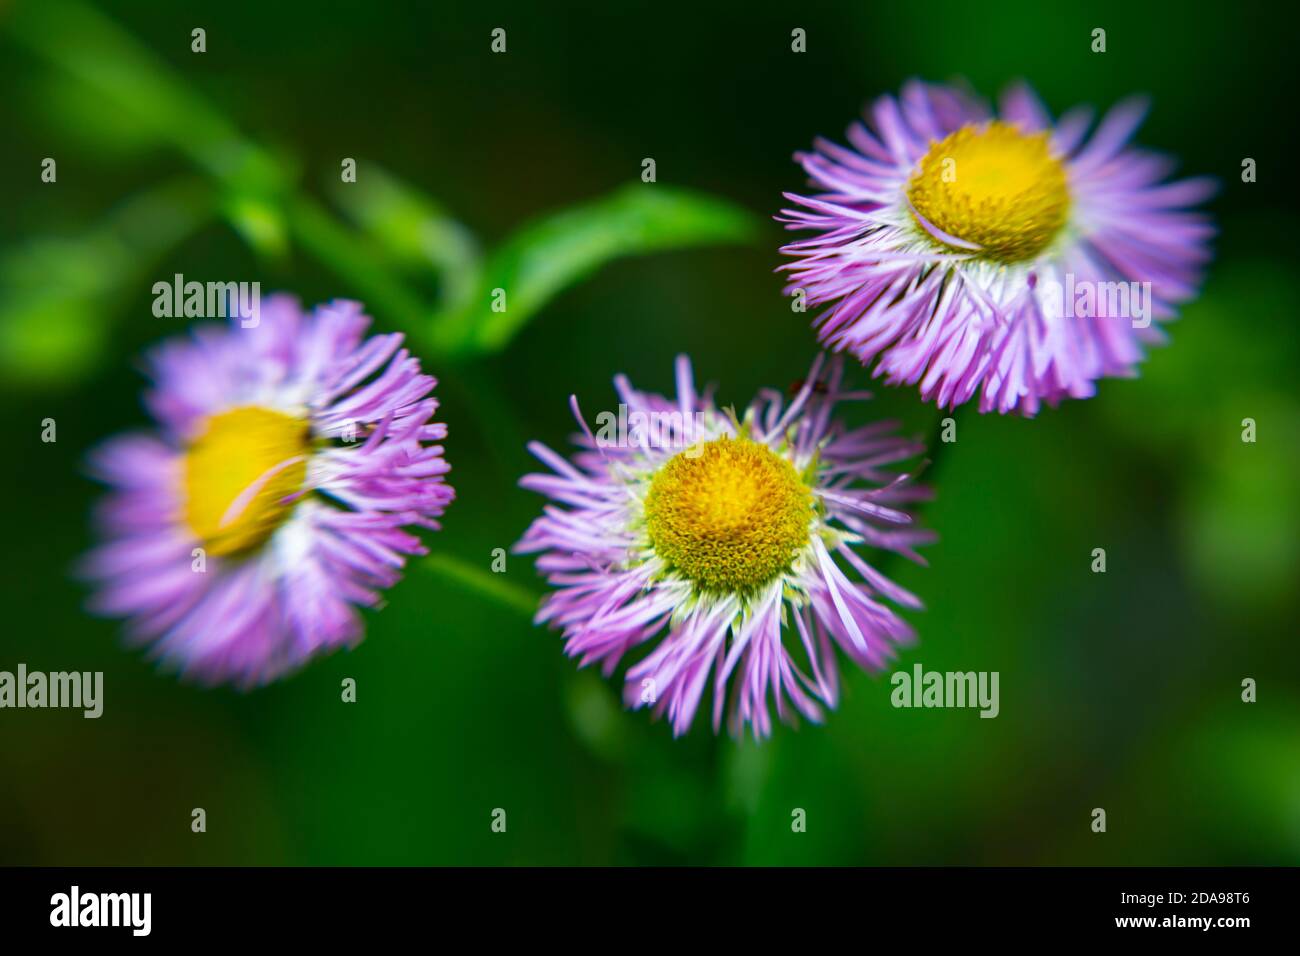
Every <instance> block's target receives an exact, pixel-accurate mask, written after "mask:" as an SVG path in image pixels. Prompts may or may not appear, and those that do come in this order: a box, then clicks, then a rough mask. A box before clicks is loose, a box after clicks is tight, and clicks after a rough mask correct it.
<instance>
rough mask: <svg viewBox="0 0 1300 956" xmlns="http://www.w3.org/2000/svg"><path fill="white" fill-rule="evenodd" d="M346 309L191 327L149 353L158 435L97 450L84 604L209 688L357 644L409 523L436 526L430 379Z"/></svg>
mask: <svg viewBox="0 0 1300 956" xmlns="http://www.w3.org/2000/svg"><path fill="white" fill-rule="evenodd" d="M369 324H370V319H369V318H368V317H366V316H365V315H364V314H362V312H361V307H360V306H359V305H358V304H356V303H353V302H342V301H336V302H332V303H330V304H328V305H323V306H320V307H318V308H317V309H316V310H315V311H314V312H313V313H311V314H309V315H308V314H304V313H303V312H302V311H301V310H300V309H299V307H298V304H297V303H296V302H295V301H294V300H292V299H290V298H287V297H281V296H276V297H273V298H271V299H269V300H268V301H267V302H266V303H265V304H264V306H263V307H262V309H261V314H260V317H259V321H258V322H257V323H256V324H255V325H250V327H244V325H245V323H244V322H243V321H242V320H236V321H232V323H231V325H230V326H229V327H219V326H203V327H199V328H197V329H196V330H195V331H194V334H193V336H192V337H191V338H189V339H177V340H172V341H169V342H166V343H164V344H163V345H162V346H160V347H159V348H158V349H157V350H156V351H155V352H153V353H152V354H151V355H150V356H149V359H148V367H149V373H150V376H151V378H152V379H153V381H154V388H153V390H152V391H151V392H150V393H149V395H148V397H147V401H146V404H147V406H148V408H149V410H150V411H151V412H152V414H153V416H154V418H155V419H156V420H157V423H158V426H159V429H160V431H159V432H158V433H151V434H136V435H124V436H120V437H117V438H113V439H110V440H109V441H108V442H106V443H105V444H103V445H102V446H101V447H100V448H99V449H97V451H96V452H95V453H94V455H93V458H92V470H93V472H94V474H95V475H96V477H98V478H99V479H101V480H102V481H104V482H105V483H106V484H107V485H109V487H110V489H111V490H110V494H109V496H108V497H107V499H106V500H105V501H104V502H103V504H102V505H101V508H100V510H99V513H98V518H99V524H100V525H101V528H102V532H103V536H104V537H105V538H106V539H107V540H106V541H105V542H104V543H103V544H102V545H100V546H99V547H98V548H97V549H96V550H94V551H92V552H91V553H90V554H89V555H87V556H86V558H85V560H84V572H85V574H86V576H87V577H88V578H89V579H90V580H91V581H93V582H94V583H95V585H96V593H95V594H94V596H93V597H92V601H91V607H92V609H93V610H95V611H96V612H98V613H102V614H105V615H109V616H113V617H123V618H126V619H127V621H128V633H129V635H130V637H131V639H132V640H133V641H134V642H136V643H138V644H142V645H151V646H152V649H153V653H154V654H155V655H156V656H157V657H160V658H161V659H162V660H163V661H164V662H166V663H167V664H170V665H172V666H174V667H176V668H178V669H179V670H181V671H182V673H184V674H185V675H187V676H191V677H193V678H195V679H197V680H199V681H201V682H204V683H225V682H229V683H234V684H237V685H240V686H250V685H256V684H261V683H264V682H266V681H270V680H273V679H275V678H276V677H279V676H281V675H283V674H285V673H287V672H289V671H291V670H294V669H296V668H297V667H299V666H300V665H302V664H304V663H305V662H306V661H308V660H309V659H311V658H312V657H314V656H315V655H317V654H321V653H326V652H329V651H331V650H334V649H336V648H338V647H340V646H345V645H353V644H355V643H357V642H358V641H360V639H361V637H362V632H363V628H362V622H361V618H360V615H359V614H358V612H357V606H359V605H361V606H374V605H376V604H378V603H379V601H380V595H379V590H380V589H382V588H387V587H390V586H391V585H392V584H394V583H395V582H396V581H397V580H398V578H399V569H400V568H401V567H402V566H403V564H404V563H405V556H406V555H411V554H422V553H424V548H423V546H422V545H421V544H420V540H419V538H417V537H416V536H415V535H414V534H411V533H410V532H409V531H408V530H405V529H406V528H407V527H411V526H415V527H427V528H437V527H438V524H437V522H436V521H435V520H434V519H435V518H436V517H438V516H439V515H441V514H442V512H443V509H444V508H445V507H446V505H447V503H448V502H449V501H451V499H452V496H453V492H452V489H451V487H450V486H448V485H447V484H445V483H444V481H443V476H444V475H445V474H446V473H447V471H448V466H447V463H446V461H444V460H443V457H442V452H443V450H442V446H441V445H439V444H436V443H437V442H439V441H441V440H442V439H444V438H445V437H446V434H447V427H446V425H443V424H435V423H434V422H432V420H431V419H432V417H433V414H434V411H435V409H436V408H437V407H438V403H437V400H436V399H434V398H432V397H431V396H430V395H429V393H430V392H431V391H432V389H433V387H434V385H435V380H434V379H433V378H431V377H430V376H428V375H423V374H421V372H420V366H419V362H418V361H417V360H416V359H414V358H412V357H411V356H410V354H409V353H408V352H407V351H406V350H405V349H401V348H400V344H401V340H402V337H401V335H398V334H391V335H376V336H372V337H371V338H368V339H367V338H365V337H364V335H365V331H366V328H367V327H368V326H369Z"/></svg>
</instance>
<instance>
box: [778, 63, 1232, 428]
mask: <svg viewBox="0 0 1300 956" xmlns="http://www.w3.org/2000/svg"><path fill="white" fill-rule="evenodd" d="M1145 111H1146V110H1145V104H1144V103H1142V102H1141V101H1138V100H1131V101H1128V102H1125V103H1122V104H1120V105H1119V106H1117V107H1115V108H1114V109H1113V110H1112V111H1111V112H1110V113H1109V114H1107V115H1106V117H1105V118H1104V119H1103V120H1102V121H1101V123H1100V124H1099V125H1098V126H1097V128H1096V130H1095V131H1094V132H1093V134H1092V135H1091V137H1089V136H1088V129H1089V127H1090V125H1091V111H1089V110H1088V109H1086V108H1081V109H1075V110H1073V111H1071V112H1069V113H1067V114H1066V115H1065V116H1063V117H1062V118H1061V120H1060V122H1058V123H1055V124H1053V122H1052V120H1051V118H1050V117H1049V115H1048V114H1047V111H1046V110H1045V109H1044V108H1043V106H1042V104H1041V103H1040V101H1039V100H1038V98H1037V97H1036V96H1035V95H1034V93H1033V92H1032V91H1031V90H1029V88H1028V87H1026V86H1024V85H1017V86H1015V87H1013V88H1011V89H1010V90H1009V91H1008V92H1007V93H1006V94H1005V96H1004V97H1003V99H1002V101H1001V109H1000V113H999V115H998V117H997V118H995V117H994V115H993V113H992V112H991V111H990V110H989V108H988V107H987V106H986V105H985V104H984V103H983V102H982V101H979V100H977V99H975V98H973V97H972V96H969V95H968V94H966V93H965V92H963V91H961V90H959V89H955V88H951V87H944V86H932V85H928V84H924V83H921V82H919V81H913V82H910V83H908V84H907V85H905V86H904V88H903V92H902V95H901V96H900V97H899V98H897V99H896V98H894V97H892V96H883V97H881V98H880V99H879V100H877V101H876V103H875V104H874V105H873V106H872V108H871V111H870V116H869V119H868V124H867V125H864V124H863V123H855V124H854V125H853V126H852V127H850V128H849V131H848V139H849V142H850V144H851V146H852V148H846V147H842V146H838V145H836V144H834V143H830V142H827V141H825V140H822V139H818V140H817V142H816V143H815V150H814V151H813V152H811V153H801V154H799V155H798V156H797V157H796V158H797V159H798V161H799V162H800V163H801V164H802V166H803V168H804V169H805V170H806V171H807V172H808V175H809V176H810V177H811V179H812V182H813V184H814V185H815V186H817V187H818V188H820V189H821V190H823V191H822V192H819V193H817V194H816V195H814V196H811V197H804V196H798V195H794V194H792V193H787V194H786V197H787V198H788V199H789V200H791V201H792V202H794V203H796V204H798V206H799V207H802V208H797V209H785V210H782V213H781V215H780V216H778V217H777V218H778V219H779V220H780V221H782V222H785V223H787V228H790V229H808V230H814V231H816V232H817V233H818V235H816V236H815V237H813V238H810V239H804V240H800V241H798V242H793V243H791V244H789V245H787V246H785V247H784V248H783V249H782V252H784V253H786V254H788V255H790V256H793V257H794V258H795V261H794V262H792V263H789V264H787V265H785V266H782V269H785V270H788V271H789V273H790V275H791V279H792V281H791V283H790V285H789V286H788V287H787V290H786V291H787V292H794V291H795V290H796V289H802V290H803V293H804V295H805V302H806V303H807V304H808V305H812V306H818V305H830V306H831V307H830V308H828V309H826V310H825V311H823V312H822V313H821V314H820V315H819V316H818V317H817V319H816V321H815V326H816V328H817V332H818V336H819V338H820V340H821V341H822V342H823V343H824V344H825V345H827V346H828V347H830V348H832V349H835V350H836V351H846V352H849V353H851V354H853V355H855V356H856V357H857V358H858V359H860V360H861V361H862V362H863V364H864V365H865V364H870V363H871V362H872V361H873V360H875V359H878V360H879V361H878V362H877V364H876V368H875V374H876V375H878V376H884V378H885V380H886V382H888V383H889V384H891V385H898V384H904V383H905V384H908V385H912V384H916V383H918V382H919V383H920V386H921V395H922V396H923V398H925V399H926V400H930V399H934V400H935V401H936V402H937V403H938V404H939V405H940V406H941V407H943V406H947V407H955V406H957V405H960V404H962V403H964V402H966V401H968V400H969V399H971V398H972V397H973V396H974V395H975V393H976V392H977V391H979V392H980V393H981V395H980V411H981V412H988V411H992V410H995V409H996V410H997V411H998V412H1001V413H1006V412H1010V411H1018V412H1019V413H1021V414H1023V415H1027V416H1032V415H1034V414H1035V413H1036V412H1037V411H1038V409H1039V406H1040V403H1042V402H1046V403H1048V404H1049V405H1055V404H1056V403H1058V402H1059V401H1060V400H1061V399H1062V398H1066V397H1073V398H1085V397H1088V396H1091V395H1092V394H1094V392H1095V382H1096V381H1097V379H1099V378H1102V377H1104V376H1130V377H1131V376H1132V375H1134V374H1135V367H1136V364H1137V363H1138V362H1139V361H1140V360H1141V358H1142V355H1143V349H1142V346H1143V345H1144V344H1149V343H1157V342H1161V341H1163V340H1164V334H1163V333H1162V332H1161V331H1160V329H1159V328H1158V327H1157V326H1155V325H1153V324H1152V323H1151V320H1152V319H1153V318H1154V319H1157V320H1166V319H1169V318H1171V317H1172V316H1173V315H1174V308H1173V307H1174V305H1175V304H1177V303H1181V302H1184V301H1186V300H1188V299H1189V298H1191V297H1192V296H1193V295H1194V294H1195V292H1196V289H1197V286H1198V284H1199V282H1200V279H1201V272H1202V269H1203V267H1204V265H1205V264H1206V262H1207V261H1208V260H1209V258H1210V251H1209V247H1208V243H1209V239H1210V237H1211V236H1212V235H1213V232H1214V230H1213V227H1212V225H1211V223H1210V220H1209V218H1208V217H1207V216H1206V215H1204V214H1202V213H1198V212H1192V211H1189V210H1188V207H1191V206H1195V205H1197V204H1198V203H1200V202H1202V201H1203V200H1205V199H1206V198H1207V197H1209V196H1210V195H1211V194H1212V193H1213V192H1214V189H1215V184H1214V182H1213V181H1212V180H1210V179H1205V178H1198V179H1184V180H1179V181H1176V182H1166V181H1165V180H1166V177H1167V176H1168V175H1169V174H1170V172H1171V170H1172V167H1173V164H1172V163H1171V162H1170V161H1169V160H1168V159H1167V158H1165V157H1163V156H1160V155H1158V154H1155V153H1151V152H1147V151H1145V150H1140V149H1136V148H1133V147H1130V146H1129V145H1127V144H1128V141H1129V138H1130V137H1131V136H1132V134H1133V132H1134V131H1135V130H1136V128H1137V126H1138V125H1139V123H1140V122H1141V120H1142V117H1143V116H1144V114H1145Z"/></svg>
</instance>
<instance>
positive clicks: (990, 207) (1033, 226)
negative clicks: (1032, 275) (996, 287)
mask: <svg viewBox="0 0 1300 956" xmlns="http://www.w3.org/2000/svg"><path fill="white" fill-rule="evenodd" d="M907 196H908V198H909V199H910V200H911V201H912V208H913V209H915V210H916V212H917V213H918V214H919V215H921V216H923V217H925V219H926V220H928V221H929V222H930V223H932V224H933V225H935V226H937V227H938V228H939V229H941V230H943V231H944V232H945V233H947V234H948V235H950V236H953V237H955V238H957V239H962V240H965V241H966V242H973V243H976V244H977V245H979V246H980V247H981V248H982V254H983V255H985V256H987V257H988V258H990V259H994V260H997V261H999V262H1020V261H1023V260H1025V259H1032V258H1033V257H1034V256H1036V255H1038V253H1040V252H1042V251H1043V250H1044V249H1045V248H1047V246H1048V244H1049V243H1050V242H1051V241H1052V239H1053V238H1054V237H1055V236H1056V234H1057V232H1059V231H1060V229H1061V226H1063V225H1064V224H1065V217H1066V213H1067V212H1068V211H1069V208H1070V192H1069V188H1068V186H1067V183H1066V174H1065V167H1064V166H1063V165H1062V164H1061V161H1060V160H1059V159H1057V158H1056V157H1055V156H1053V155H1052V152H1051V149H1050V146H1049V144H1048V140H1047V133H1032V134H1026V133H1022V132H1021V131H1020V130H1019V129H1017V128H1016V127H1014V126H1011V125H1009V124H1007V123H1002V122H997V121H995V122H992V123H989V124H988V125H987V126H983V127H976V126H964V127H962V128H961V129H959V130H957V131H956V132H955V133H951V134H949V135H948V136H947V137H946V138H944V139H942V140H940V141H939V142H937V143H934V144H933V145H931V146H930V151H929V152H928V153H926V154H925V157H924V158H923V159H922V160H921V164H920V166H918V167H917V170H916V172H915V173H914V174H913V175H912V179H911V181H910V182H909V183H908V186H907ZM936 241H940V242H941V240H936ZM952 248H960V247H958V246H953V247H952Z"/></svg>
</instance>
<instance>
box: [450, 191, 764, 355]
mask: <svg viewBox="0 0 1300 956" xmlns="http://www.w3.org/2000/svg"><path fill="white" fill-rule="evenodd" d="M756 233H757V222H756V220H755V217H754V216H753V215H752V214H751V213H749V212H747V211H745V210H743V209H741V208H740V207H738V206H736V205H733V204H732V203H730V202H727V201H726V200H722V199H717V198H714V197H712V196H707V195H703V194H700V193H694V192H689V191H687V190H681V189H673V188H671V187H668V186H663V185H658V184H654V185H651V184H636V185H631V186H626V187H624V188H622V189H620V190H618V191H617V192H615V193H613V194H612V195H610V196H607V197H605V198H604V199H599V200H596V201H595V202H591V203H587V204H584V205H581V206H577V207H575V208H572V209H566V210H563V211H561V212H558V213H554V214H552V215H550V216H548V217H546V218H544V219H542V220H540V221H539V222H535V223H533V224H531V225H528V226H525V227H524V228H522V229H521V230H520V231H519V232H517V233H515V235H513V236H512V237H510V238H509V239H508V240H507V241H506V242H505V244H504V245H503V246H501V247H500V248H499V249H497V250H496V251H495V252H494V253H493V254H492V256H491V258H490V260H489V262H488V265H487V267H486V269H485V271H484V274H483V278H482V279H481V280H480V283H479V287H478V291H477V293H476V294H475V295H474V297H473V302H472V303H471V304H470V305H469V306H468V307H466V308H464V309H461V310H458V311H453V312H444V313H442V314H440V315H438V316H437V317H436V318H435V319H434V322H433V326H432V330H431V334H432V339H433V343H434V345H435V346H436V347H438V348H439V349H440V350H441V351H445V352H448V353H451V354H456V355H460V356H465V355H472V354H476V353H491V352H497V351H500V350H501V349H503V348H505V346H506V345H508V344H509V343H510V340H511V339H513V338H514V337H515V335H517V334H518V333H519V331H520V330H521V329H522V328H523V327H524V326H525V325H526V324H527V323H528V321H529V320H530V319H532V318H533V317H534V316H535V315H536V314H537V313H538V311H539V310H541V309H542V307H543V306H545V305H546V303H547V302H549V301H550V300H551V299H552V298H553V297H554V296H555V295H556V294H557V293H559V292H561V291H562V290H564V289H566V288H568V287H569V286H571V285H574V284H575V283H577V282H580V281H581V280H583V279H585V278H586V277H588V276H590V275H591V274H592V273H594V272H595V271H596V270H597V269H599V268H600V267H601V266H603V265H605V264H606V263H608V262H610V261H612V260H614V259H617V258H619V257H621V256H629V255H634V254H638V253H646V252H656V251H660V250H665V249H686V248H690V247H693V246H702V245H709V244H715V243H742V242H748V241H750V240H751V239H753V238H754V236H755V234H756ZM497 289H502V290H504V292H505V309H504V310H503V311H493V308H492V306H493V302H494V297H495V293H494V290H497Z"/></svg>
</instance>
